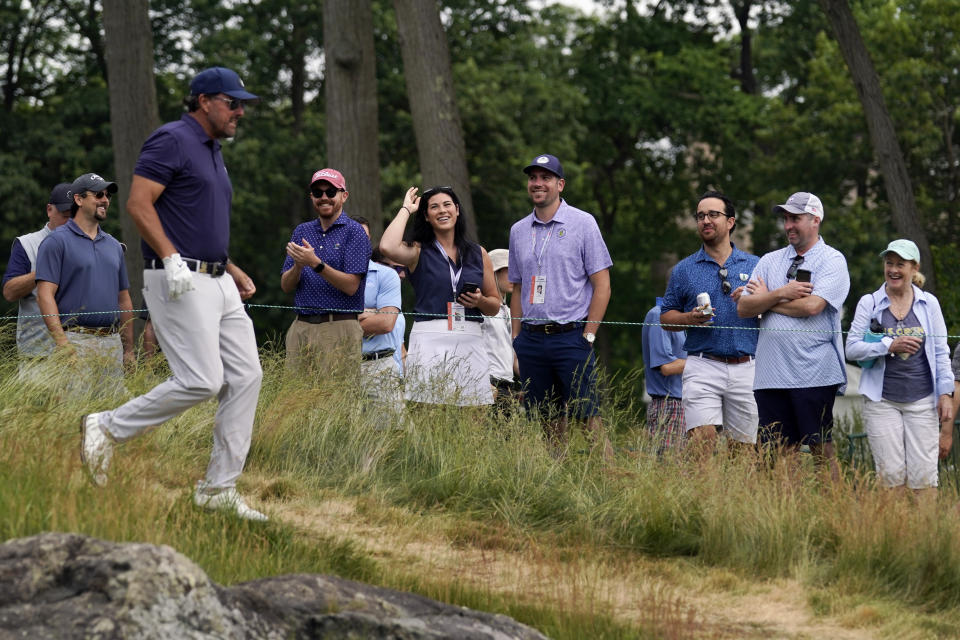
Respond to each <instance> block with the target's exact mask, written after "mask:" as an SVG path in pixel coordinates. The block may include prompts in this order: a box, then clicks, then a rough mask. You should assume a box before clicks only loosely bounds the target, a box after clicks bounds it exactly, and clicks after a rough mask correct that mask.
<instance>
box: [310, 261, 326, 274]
mask: <svg viewBox="0 0 960 640" xmlns="http://www.w3.org/2000/svg"><path fill="white" fill-rule="evenodd" d="M326 266H327V263H326V262H324V261H323V260H320V262H318V263H317V266H315V267H314V268H313V270H314V271H316V272H317V273H320V272H321V271H323V270H324V269H325V268H326Z"/></svg>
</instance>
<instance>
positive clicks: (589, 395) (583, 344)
mask: <svg viewBox="0 0 960 640" xmlns="http://www.w3.org/2000/svg"><path fill="white" fill-rule="evenodd" d="M513 350H514V352H515V353H516V354H517V363H518V364H519V365H520V380H521V381H523V382H524V385H525V386H524V396H523V398H524V403H525V404H526V406H527V409H532V408H534V407H538V408H540V410H541V412H543V413H544V414H548V413H550V412H551V411H553V412H556V411H564V412H565V413H566V415H568V416H570V417H571V418H574V419H580V420H582V419H585V418H589V417H592V416H595V415H597V414H599V413H600V403H599V401H598V398H597V376H596V362H597V357H596V355H594V353H593V346H592V345H591V344H590V343H589V342H587V341H586V339H585V338H584V337H583V329H575V330H573V331H567V332H566V333H554V334H546V333H537V332H532V331H527V330H526V329H522V330H521V331H520V335H518V336H517V337H516V338H514V340H513Z"/></svg>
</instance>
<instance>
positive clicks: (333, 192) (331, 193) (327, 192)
mask: <svg viewBox="0 0 960 640" xmlns="http://www.w3.org/2000/svg"><path fill="white" fill-rule="evenodd" d="M338 193H340V189H337V188H336V187H330V188H329V189H321V188H320V187H310V194H311V195H312V196H313V197H314V198H322V197H323V196H327V197H328V198H335V197H336V196H337V194H338Z"/></svg>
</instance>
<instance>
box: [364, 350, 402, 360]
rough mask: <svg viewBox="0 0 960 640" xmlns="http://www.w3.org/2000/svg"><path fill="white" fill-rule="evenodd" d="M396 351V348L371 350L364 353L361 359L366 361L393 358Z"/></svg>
mask: <svg viewBox="0 0 960 640" xmlns="http://www.w3.org/2000/svg"><path fill="white" fill-rule="evenodd" d="M395 352H396V349H380V351H371V352H369V353H363V354H361V355H360V359H361V360H363V361H364V362H366V361H368V360H381V359H383V358H391V357H393V354H394V353H395Z"/></svg>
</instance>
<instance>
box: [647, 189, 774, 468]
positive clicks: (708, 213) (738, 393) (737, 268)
mask: <svg viewBox="0 0 960 640" xmlns="http://www.w3.org/2000/svg"><path fill="white" fill-rule="evenodd" d="M736 216H737V213H736V209H735V207H734V205H733V201H732V200H730V198H728V197H727V196H725V195H723V194H722V193H720V192H718V191H708V192H706V193H704V194H703V195H702V196H700V200H699V202H697V211H696V213H695V214H694V219H695V220H696V222H697V233H698V234H699V236H700V239H701V241H702V242H703V245H702V246H701V247H700V250H699V251H697V252H696V253H694V254H692V255H690V256H687V257H686V258H684V259H683V260H681V261H680V262H678V263H677V264H676V265H675V266H674V267H673V271H671V273H670V281H669V283H668V284H667V291H666V293H665V294H664V296H663V303H662V305H661V307H660V310H661V315H660V322H661V323H663V325H664V328H665V329H669V330H671V331H683V330H684V329H686V331H687V339H686V341H685V342H684V349H685V350H686V352H687V360H686V363H685V364H684V367H683V400H682V402H683V414H684V422H685V425H686V431H687V435H688V437H689V438H690V446H691V448H692V449H693V450H694V451H695V452H706V451H708V450H709V449H711V448H712V447H713V446H714V444H715V442H716V439H717V434H718V432H719V431H720V430H722V431H723V432H724V433H725V434H726V436H727V438H728V440H729V441H731V442H732V443H735V446H740V447H748V446H751V445H753V444H755V443H756V441H757V404H756V401H755V400H754V397H753V373H754V367H755V365H756V362H755V361H754V354H755V353H756V349H757V331H756V329H757V318H756V317H755V316H753V317H748V318H741V317H739V316H738V315H737V300H738V299H739V298H740V295H741V294H742V293H743V290H744V285H746V283H747V280H748V278H749V276H750V273H751V272H752V271H753V268H754V266H755V265H756V264H757V260H758V258H757V257H756V256H754V255H751V254H749V253H746V252H744V251H741V250H740V249H737V248H736V246H734V244H733V242H732V241H731V240H730V234H731V233H732V232H733V230H734V229H735V228H736V226H737V217H736ZM703 294H707V296H709V303H707V304H705V302H706V300H705V298H706V297H707V296H704V295H703Z"/></svg>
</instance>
